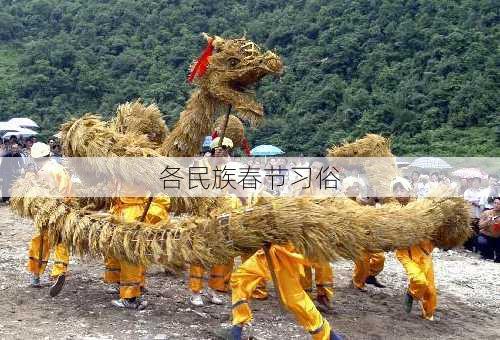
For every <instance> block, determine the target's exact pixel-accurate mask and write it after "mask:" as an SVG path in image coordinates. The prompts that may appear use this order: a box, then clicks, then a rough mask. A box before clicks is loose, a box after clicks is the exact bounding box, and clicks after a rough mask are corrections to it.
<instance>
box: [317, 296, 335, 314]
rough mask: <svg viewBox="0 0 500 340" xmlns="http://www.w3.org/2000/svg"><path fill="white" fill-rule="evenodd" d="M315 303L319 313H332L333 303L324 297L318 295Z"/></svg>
mask: <svg viewBox="0 0 500 340" xmlns="http://www.w3.org/2000/svg"><path fill="white" fill-rule="evenodd" d="M316 301H317V302H318V309H319V310H320V311H322V312H323V313H327V314H332V313H333V303H332V301H330V300H329V299H328V297H327V296H326V295H318V297H317V298H316Z"/></svg>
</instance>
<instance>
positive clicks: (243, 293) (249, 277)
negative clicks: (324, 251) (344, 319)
mask: <svg viewBox="0 0 500 340" xmlns="http://www.w3.org/2000/svg"><path fill="white" fill-rule="evenodd" d="M269 253H270V257H271V261H273V266H274V269H275V274H276V279H277V281H278V285H279V292H280V293H281V299H282V301H283V303H284V305H285V308H287V309H288V310H289V311H290V312H292V313H293V314H294V315H295V318H296V319H297V321H298V322H299V323H300V324H301V325H302V326H303V327H304V329H305V330H306V331H308V332H309V333H310V334H311V336H312V338H313V339H316V340H327V339H330V336H331V334H330V332H331V328H330V324H329V322H328V320H326V319H324V318H323V316H322V315H321V313H320V312H319V311H318V310H317V309H316V306H315V305H314V303H313V302H312V300H311V298H310V297H309V296H308V294H307V293H306V292H305V291H304V289H303V288H302V285H301V277H303V276H304V266H314V265H315V264H314V263H312V262H310V261H308V260H307V259H306V258H305V257H304V256H303V255H302V254H299V253H296V252H295V250H294V247H293V246H292V245H286V246H278V245H271V247H270V250H269ZM263 280H271V273H270V270H269V266H268V263H267V259H266V256H265V253H264V251H263V250H259V251H257V252H256V253H255V254H254V255H253V256H251V257H250V258H249V259H248V260H247V261H245V263H243V264H242V265H241V266H240V267H239V268H238V269H237V270H236V271H235V272H234V273H233V275H232V277H231V288H232V305H233V306H232V309H233V312H232V313H233V325H235V326H239V327H243V326H244V325H246V324H248V323H250V322H251V321H252V319H253V317H252V311H251V309H250V306H249V302H250V300H251V298H252V295H253V292H254V290H255V289H256V288H257V286H258V285H259V284H261V283H262V281H263Z"/></svg>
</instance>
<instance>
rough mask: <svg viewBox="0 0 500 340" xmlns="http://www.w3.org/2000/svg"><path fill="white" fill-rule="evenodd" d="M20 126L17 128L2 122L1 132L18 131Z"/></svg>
mask: <svg viewBox="0 0 500 340" xmlns="http://www.w3.org/2000/svg"><path fill="white" fill-rule="evenodd" d="M17 130H19V126H16V125H14V124H12V123H10V122H0V132H9V131H17Z"/></svg>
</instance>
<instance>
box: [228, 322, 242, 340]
mask: <svg viewBox="0 0 500 340" xmlns="http://www.w3.org/2000/svg"><path fill="white" fill-rule="evenodd" d="M242 334H243V327H240V326H237V325H234V326H233V327H231V337H230V339H231V340H241V339H242V337H241V336H242Z"/></svg>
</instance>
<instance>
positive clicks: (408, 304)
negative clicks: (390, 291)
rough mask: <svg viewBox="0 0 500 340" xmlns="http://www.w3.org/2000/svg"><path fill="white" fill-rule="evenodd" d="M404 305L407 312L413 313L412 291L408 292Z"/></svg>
mask: <svg viewBox="0 0 500 340" xmlns="http://www.w3.org/2000/svg"><path fill="white" fill-rule="evenodd" d="M404 306H405V312H406V313H408V314H409V313H411V308H412V307H413V296H411V294H410V293H406V295H405V301H404Z"/></svg>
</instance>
